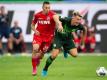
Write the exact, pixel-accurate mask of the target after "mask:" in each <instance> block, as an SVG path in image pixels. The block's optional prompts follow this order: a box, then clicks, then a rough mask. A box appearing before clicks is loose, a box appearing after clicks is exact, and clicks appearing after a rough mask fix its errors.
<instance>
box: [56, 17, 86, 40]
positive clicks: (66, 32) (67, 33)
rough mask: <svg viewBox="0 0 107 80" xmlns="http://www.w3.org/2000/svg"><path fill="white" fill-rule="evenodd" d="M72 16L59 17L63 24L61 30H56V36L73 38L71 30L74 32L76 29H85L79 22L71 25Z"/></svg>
mask: <svg viewBox="0 0 107 80" xmlns="http://www.w3.org/2000/svg"><path fill="white" fill-rule="evenodd" d="M71 20H72V18H67V17H65V18H60V21H61V22H62V26H63V32H62V33H61V32H57V31H56V37H58V36H60V38H62V39H65V40H66V39H73V35H72V33H71V32H76V31H77V30H85V29H84V27H83V25H81V24H79V25H78V26H74V25H71Z"/></svg>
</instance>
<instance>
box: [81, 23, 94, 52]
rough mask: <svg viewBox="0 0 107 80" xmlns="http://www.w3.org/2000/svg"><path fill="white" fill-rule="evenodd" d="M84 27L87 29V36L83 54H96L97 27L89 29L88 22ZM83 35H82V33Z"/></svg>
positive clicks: (82, 48)
mask: <svg viewBox="0 0 107 80" xmlns="http://www.w3.org/2000/svg"><path fill="white" fill-rule="evenodd" d="M84 26H85V27H87V36H86V39H85V46H84V47H82V46H80V48H81V51H82V52H91V53H92V52H94V50H95V46H96V39H95V29H96V27H95V26H92V27H89V26H88V21H85V23H84ZM80 34H81V33H80Z"/></svg>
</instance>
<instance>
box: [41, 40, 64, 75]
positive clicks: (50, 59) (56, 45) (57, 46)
mask: <svg viewBox="0 0 107 80" xmlns="http://www.w3.org/2000/svg"><path fill="white" fill-rule="evenodd" d="M61 46H62V45H61V41H60V40H59V39H56V38H55V40H54V43H53V50H52V51H51V56H49V57H48V59H47V60H46V64H45V66H44V68H43V71H42V76H46V75H47V71H48V68H49V66H50V65H51V64H52V62H53V61H54V60H55V58H56V57H57V56H58V54H59V52H60V50H59V49H60V48H61Z"/></svg>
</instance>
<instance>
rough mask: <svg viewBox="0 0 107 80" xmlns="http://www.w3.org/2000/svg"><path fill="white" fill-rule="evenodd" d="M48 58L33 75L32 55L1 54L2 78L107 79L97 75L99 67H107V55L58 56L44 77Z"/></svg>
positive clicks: (27, 79)
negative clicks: (43, 72) (44, 67)
mask: <svg viewBox="0 0 107 80" xmlns="http://www.w3.org/2000/svg"><path fill="white" fill-rule="evenodd" d="M46 59H47V57H44V58H43V60H42V61H41V64H40V66H39V68H38V74H37V76H32V75H31V71H32V66H31V56H30V57H23V56H10V57H8V56H0V80H107V76H105V77H98V76H97V75H96V69H97V68H98V67H101V66H104V67H106V68H107V55H101V56H100V55H99V56H98V55H93V54H92V55H85V56H84V55H83V56H78V57H77V58H73V57H71V56H69V57H68V58H67V59H64V58H63V56H58V57H57V58H56V60H55V61H54V62H53V64H52V65H51V66H50V67H49V71H48V76H46V77H42V76H41V71H42V68H43V66H44V64H45V61H46Z"/></svg>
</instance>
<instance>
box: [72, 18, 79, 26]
mask: <svg viewBox="0 0 107 80" xmlns="http://www.w3.org/2000/svg"><path fill="white" fill-rule="evenodd" d="M80 23H81V17H80V16H74V17H73V19H72V21H71V24H72V25H75V26H78V25H79V24H80Z"/></svg>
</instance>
